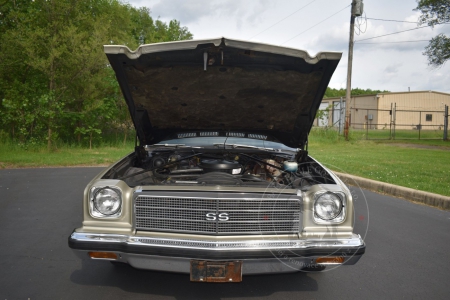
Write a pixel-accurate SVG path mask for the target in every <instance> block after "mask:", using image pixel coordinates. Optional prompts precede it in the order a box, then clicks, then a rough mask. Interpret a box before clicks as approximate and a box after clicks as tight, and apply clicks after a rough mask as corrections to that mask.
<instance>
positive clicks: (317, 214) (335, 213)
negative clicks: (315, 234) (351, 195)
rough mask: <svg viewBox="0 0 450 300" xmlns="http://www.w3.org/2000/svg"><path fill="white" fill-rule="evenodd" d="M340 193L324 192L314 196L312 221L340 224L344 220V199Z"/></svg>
mask: <svg viewBox="0 0 450 300" xmlns="http://www.w3.org/2000/svg"><path fill="white" fill-rule="evenodd" d="M344 198H345V196H344V195H343V194H341V193H339V194H338V193H332V192H325V193H320V194H316V196H315V201H314V219H315V220H316V221H317V220H319V221H320V220H324V221H333V222H340V221H342V220H343V219H344V205H345V204H344V200H343V199H344Z"/></svg>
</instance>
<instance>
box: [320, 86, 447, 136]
mask: <svg viewBox="0 0 450 300" xmlns="http://www.w3.org/2000/svg"><path fill="white" fill-rule="evenodd" d="M446 105H447V106H450V94H447V93H441V92H435V91H416V92H396V93H380V94H375V95H360V96H352V98H351V101H350V127H351V128H353V129H389V128H391V127H392V126H395V128H396V129H397V130H408V129H410V130H441V129H442V128H443V126H444V110H445V106H446ZM341 106H342V109H341ZM319 110H323V111H324V112H325V113H324V114H322V118H320V119H316V121H315V125H316V126H319V127H323V126H328V127H331V126H334V127H339V126H343V119H344V110H345V100H342V102H341V98H325V99H323V100H322V103H321V105H320V108H319Z"/></svg>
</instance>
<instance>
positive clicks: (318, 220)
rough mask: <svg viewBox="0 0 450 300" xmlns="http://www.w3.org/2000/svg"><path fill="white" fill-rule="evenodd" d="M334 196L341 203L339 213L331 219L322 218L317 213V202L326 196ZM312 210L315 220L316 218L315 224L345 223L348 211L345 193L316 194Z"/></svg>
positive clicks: (321, 192)
mask: <svg viewBox="0 0 450 300" xmlns="http://www.w3.org/2000/svg"><path fill="white" fill-rule="evenodd" d="M330 194H331V195H333V196H336V197H337V198H338V200H339V202H340V209H339V211H338V212H337V213H336V216H335V217H333V218H331V219H327V218H325V217H324V216H320V215H319V214H318V212H317V209H316V204H317V201H320V200H321V197H324V196H326V195H330ZM312 210H313V218H314V222H316V223H317V224H339V223H342V222H344V221H345V217H346V211H347V197H346V195H345V193H343V192H331V191H320V192H317V193H315V194H314V202H313V206H312Z"/></svg>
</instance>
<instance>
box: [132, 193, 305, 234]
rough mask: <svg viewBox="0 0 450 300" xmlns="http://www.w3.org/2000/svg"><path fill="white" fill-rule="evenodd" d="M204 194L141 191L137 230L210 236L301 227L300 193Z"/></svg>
mask: <svg viewBox="0 0 450 300" xmlns="http://www.w3.org/2000/svg"><path fill="white" fill-rule="evenodd" d="M201 194H202V196H201V197H196V196H194V195H199V193H198V192H196V193H193V192H186V193H177V192H174V193H170V195H168V194H167V193H157V194H155V193H152V194H150V193H148V192H144V193H141V194H138V195H137V196H136V197H135V200H134V214H135V215H134V222H135V227H136V229H138V230H146V231H165V232H185V233H196V234H210V235H233V234H286V233H297V232H299V230H300V229H301V228H300V226H301V215H302V214H301V205H302V201H301V198H300V197H299V196H296V195H285V194H278V195H272V194H243V193H239V194H238V193H201Z"/></svg>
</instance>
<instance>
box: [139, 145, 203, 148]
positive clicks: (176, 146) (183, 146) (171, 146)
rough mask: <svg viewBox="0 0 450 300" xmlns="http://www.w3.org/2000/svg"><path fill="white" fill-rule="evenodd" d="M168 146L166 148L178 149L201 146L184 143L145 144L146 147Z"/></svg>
mask: <svg viewBox="0 0 450 300" xmlns="http://www.w3.org/2000/svg"><path fill="white" fill-rule="evenodd" d="M158 146H159V147H168V148H175V149H178V148H203V147H200V146H195V147H193V146H186V145H185V144H154V145H147V146H146V147H148V148H152V147H158Z"/></svg>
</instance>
